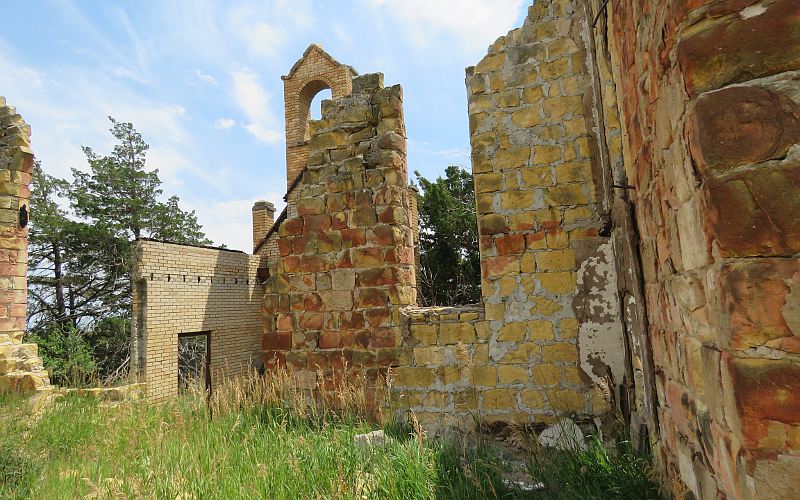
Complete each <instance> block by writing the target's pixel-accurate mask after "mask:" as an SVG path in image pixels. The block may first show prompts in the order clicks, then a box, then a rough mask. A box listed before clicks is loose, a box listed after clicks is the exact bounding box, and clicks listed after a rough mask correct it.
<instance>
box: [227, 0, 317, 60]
mask: <svg viewBox="0 0 800 500" xmlns="http://www.w3.org/2000/svg"><path fill="white" fill-rule="evenodd" d="M228 21H229V24H230V28H231V32H232V33H234V35H236V36H238V37H239V39H240V41H241V42H242V43H243V44H244V46H245V47H246V48H247V49H248V50H249V51H250V52H252V53H253V54H256V55H260V56H264V57H268V58H274V57H275V56H277V54H278V53H279V50H280V48H281V47H282V45H283V44H284V43H285V42H286V41H287V40H288V39H289V37H290V36H296V35H297V34H298V32H299V31H301V30H304V29H307V28H308V27H310V26H311V25H312V24H313V18H312V16H311V5H310V2H309V1H308V0H273V1H271V2H245V3H243V4H241V5H239V6H237V7H236V8H234V9H232V10H231V11H230V13H229V16H228Z"/></svg>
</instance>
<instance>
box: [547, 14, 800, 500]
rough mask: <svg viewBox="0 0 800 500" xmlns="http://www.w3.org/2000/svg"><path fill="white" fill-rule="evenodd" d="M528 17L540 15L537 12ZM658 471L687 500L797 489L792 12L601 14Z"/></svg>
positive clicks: (798, 195)
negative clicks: (631, 207)
mask: <svg viewBox="0 0 800 500" xmlns="http://www.w3.org/2000/svg"><path fill="white" fill-rule="evenodd" d="M537 3H538V2H537ZM598 24H599V28H598V29H602V30H605V31H607V32H608V33H609V38H610V44H609V45H610V51H611V54H612V56H613V57H614V59H615V62H616V63H617V64H616V66H617V71H616V72H615V81H616V83H617V92H618V101H619V103H620V109H621V115H622V116H623V118H624V119H623V126H624V130H625V134H624V141H623V142H624V153H625V169H626V172H627V177H628V182H629V183H630V184H632V185H633V187H634V189H633V190H631V196H632V197H633V201H634V203H635V206H636V215H637V222H638V230H639V232H640V234H641V248H642V251H641V255H642V263H643V270H644V281H645V292H646V298H647V311H648V318H647V319H648V322H649V336H650V342H651V343H652V346H653V358H654V363H655V365H656V376H655V379H656V388H657V392H658V417H659V423H660V436H659V440H658V443H657V444H658V446H659V447H660V451H659V453H658V455H657V456H658V457H659V458H660V460H661V462H662V466H663V468H664V469H665V470H666V471H668V472H669V474H670V477H672V478H673V480H674V483H673V490H674V491H675V492H676V493H678V492H681V491H683V492H686V491H687V490H688V491H691V492H692V493H693V495H694V497H695V498H718V497H728V498H793V497H796V496H797V491H798V489H800V397H798V394H800V342H798V335H800V292H798V290H800V260H798V254H800V201H799V200H800V145H798V142H800V90H798V89H800V87H799V86H798V81H800V3H798V2H797V1H795V0H762V1H756V0H723V1H719V0H715V1H710V0H693V1H675V0H669V1H662V2H640V1H632V0H620V1H614V2H610V4H609V10H608V12H607V16H604V17H603V18H602V21H601V22H600V23H598Z"/></svg>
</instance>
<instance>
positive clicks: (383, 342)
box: [370, 328, 400, 348]
mask: <svg viewBox="0 0 800 500" xmlns="http://www.w3.org/2000/svg"><path fill="white" fill-rule="evenodd" d="M399 336H400V331H399V329H394V328H383V329H381V330H378V331H376V332H375V333H373V334H372V343H371V345H370V347H373V348H382V347H397V344H398V337H399Z"/></svg>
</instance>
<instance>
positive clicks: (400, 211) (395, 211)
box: [378, 206, 408, 224]
mask: <svg viewBox="0 0 800 500" xmlns="http://www.w3.org/2000/svg"><path fill="white" fill-rule="evenodd" d="M378 220H379V221H380V222H383V223H385V224H407V223H408V215H407V214H406V210H405V209H404V208H402V207H395V206H387V207H384V208H383V209H379V210H378Z"/></svg>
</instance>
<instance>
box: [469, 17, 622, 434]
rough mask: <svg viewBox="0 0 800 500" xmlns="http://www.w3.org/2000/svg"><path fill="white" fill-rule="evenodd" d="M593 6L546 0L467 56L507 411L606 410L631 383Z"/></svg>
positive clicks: (493, 327) (539, 416)
mask: <svg viewBox="0 0 800 500" xmlns="http://www.w3.org/2000/svg"><path fill="white" fill-rule="evenodd" d="M583 16H584V13H583V10H581V9H577V8H576V5H575V4H574V3H573V2H568V1H561V2H546V1H537V2H536V3H534V4H533V6H532V7H531V8H530V9H529V13H528V17H527V19H526V20H525V23H524V25H523V26H522V27H521V28H519V29H516V30H513V31H511V32H509V33H508V35H506V36H505V37H501V38H499V39H498V40H497V41H496V42H495V43H494V44H493V45H492V46H491V47H490V48H489V53H488V55H487V56H486V57H485V58H484V59H483V60H482V61H481V62H480V63H479V64H478V65H476V66H475V67H474V68H468V69H467V90H468V98H469V115H470V136H471V143H472V169H473V174H474V178H475V192H476V199H477V212H478V213H477V215H478V229H479V234H480V252H481V267H482V274H483V279H482V295H483V303H484V306H485V319H486V320H487V322H488V327H489V331H488V332H487V335H488V337H487V341H488V342H487V344H488V347H489V352H488V362H489V366H492V367H496V369H497V371H498V373H501V372H514V373H517V374H519V376H520V378H518V379H515V381H514V383H510V384H508V383H507V384H502V383H501V382H500V381H499V379H498V382H497V384H500V386H503V389H502V391H501V392H502V393H503V394H504V397H503V398H500V399H498V400H497V402H496V404H495V403H493V405H494V408H492V410H493V411H491V412H489V413H490V414H495V417H494V419H499V418H505V419H507V420H508V421H511V422H520V421H521V422H522V423H528V422H537V421H548V420H552V419H553V418H554V417H555V415H556V414H558V413H578V414H600V413H603V412H604V411H606V410H608V408H609V399H610V397H611V393H612V386H613V385H615V384H622V383H623V371H624V370H623V369H622V367H621V360H620V359H618V358H619V353H621V352H624V346H623V344H622V341H623V340H622V339H623V337H622V325H621V323H620V320H619V302H618V297H617V295H616V293H615V292H616V290H615V288H614V287H613V286H612V287H611V288H609V287H608V286H606V284H607V283H615V282H616V274H615V269H614V266H613V265H609V259H611V252H612V250H611V245H610V240H609V238H608V237H607V236H608V235H601V234H600V233H601V232H602V231H603V230H604V228H605V227H606V226H607V224H608V213H607V212H608V210H607V207H604V206H603V205H602V204H600V203H598V198H597V193H598V192H602V190H604V189H606V186H605V185H604V184H603V183H602V178H601V173H602V172H601V165H600V164H599V162H598V159H597V155H596V154H595V151H596V149H597V140H596V136H595V134H596V132H595V127H594V121H593V120H594V114H593V111H592V105H593V101H592V95H591V88H590V79H589V74H588V73H587V62H586V56H587V47H586V43H585V40H584V39H583V38H582V31H581V29H582V28H583V27H584V26H585V24H584V23H585V22H586V21H585V19H584V17H583ZM579 337H582V338H581V339H579ZM581 344H583V345H581ZM578 366H581V367H582V368H583V369H582V370H579V369H577V367H578ZM544 372H546V373H547V376H546V377H542V376H537V373H539V374H541V373H544ZM495 390H496V389H488V391H495ZM498 390H499V389H498ZM481 392H482V391H479V398H482V396H481ZM487 394H489V395H492V394H495V392H488V393H487ZM534 396H535V399H532V398H534ZM489 397H491V396H489Z"/></svg>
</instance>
